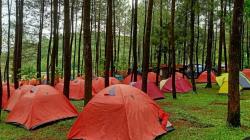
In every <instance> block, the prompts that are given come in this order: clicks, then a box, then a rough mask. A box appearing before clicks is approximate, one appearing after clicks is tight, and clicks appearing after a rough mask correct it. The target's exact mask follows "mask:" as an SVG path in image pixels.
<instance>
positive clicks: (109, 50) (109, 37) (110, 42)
mask: <svg viewBox="0 0 250 140" xmlns="http://www.w3.org/2000/svg"><path fill="white" fill-rule="evenodd" d="M112 3H113V1H112V0H108V5H107V6H108V7H107V9H108V13H107V26H106V32H107V37H106V38H107V40H106V44H107V49H106V62H105V87H108V86H109V68H110V64H111V61H112V60H111V59H112V56H111V55H112V54H113V51H112V48H113V47H112V46H113V40H112V39H113V34H112V12H113V11H112V8H113V6H112Z"/></svg>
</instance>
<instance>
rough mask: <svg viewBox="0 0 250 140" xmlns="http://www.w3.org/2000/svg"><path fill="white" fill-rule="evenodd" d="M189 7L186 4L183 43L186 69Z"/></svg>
mask: <svg viewBox="0 0 250 140" xmlns="http://www.w3.org/2000/svg"><path fill="white" fill-rule="evenodd" d="M187 9H188V6H187V4H186V12H185V23H184V33H183V34H184V43H183V68H185V66H186V63H187V62H186V55H187V51H186V50H187V24H188V23H187V22H188V11H187ZM184 72H185V70H183V78H184Z"/></svg>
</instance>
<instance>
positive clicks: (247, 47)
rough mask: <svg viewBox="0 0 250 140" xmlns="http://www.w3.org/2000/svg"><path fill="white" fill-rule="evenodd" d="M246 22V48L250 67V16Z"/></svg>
mask: <svg viewBox="0 0 250 140" xmlns="http://www.w3.org/2000/svg"><path fill="white" fill-rule="evenodd" d="M246 24H247V38H246V39H247V42H246V50H247V67H249V65H250V55H249V53H250V52H249V47H250V46H249V39H250V38H249V31H248V29H249V22H248V18H247V19H246Z"/></svg>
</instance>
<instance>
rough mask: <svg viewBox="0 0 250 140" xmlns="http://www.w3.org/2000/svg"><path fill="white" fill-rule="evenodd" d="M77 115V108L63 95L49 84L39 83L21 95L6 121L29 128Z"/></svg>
mask: <svg viewBox="0 0 250 140" xmlns="http://www.w3.org/2000/svg"><path fill="white" fill-rule="evenodd" d="M77 115H78V113H77V110H76V109H75V107H74V106H73V105H72V104H71V103H70V102H69V100H68V99H67V98H66V97H65V96H64V95H62V94H60V93H59V92H58V91H57V90H56V89H55V88H53V87H51V86H48V85H39V86H36V87H33V88H32V89H31V90H30V91H29V92H27V93H26V94H24V95H23V96H22V97H21V99H20V100H19V101H18V102H17V104H16V105H15V107H14V108H13V110H12V111H11V112H10V113H9V115H8V117H7V120H6V122H7V123H13V124H19V125H22V126H23V127H25V128H26V129H29V130H30V129H34V128H36V127H38V126H41V125H43V124H46V123H49V122H53V121H56V120H61V119H66V118H71V117H76V116H77Z"/></svg>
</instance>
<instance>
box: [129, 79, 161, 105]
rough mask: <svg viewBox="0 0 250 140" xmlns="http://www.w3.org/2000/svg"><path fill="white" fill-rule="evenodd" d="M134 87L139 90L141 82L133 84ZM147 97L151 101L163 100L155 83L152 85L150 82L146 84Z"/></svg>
mask: <svg viewBox="0 0 250 140" xmlns="http://www.w3.org/2000/svg"><path fill="white" fill-rule="evenodd" d="M134 87H136V88H138V89H141V88H142V80H140V81H137V82H136V83H135V84H134ZM147 95H148V96H149V97H150V98H151V99H153V100H158V99H164V98H165V97H164V95H163V93H162V91H161V90H160V89H159V88H158V87H157V86H156V85H155V83H153V82H151V81H148V82H147Z"/></svg>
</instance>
